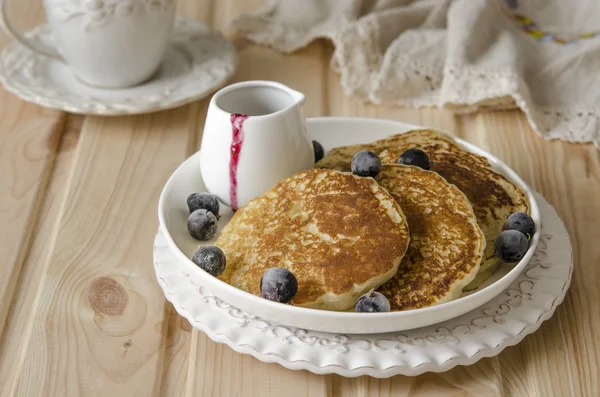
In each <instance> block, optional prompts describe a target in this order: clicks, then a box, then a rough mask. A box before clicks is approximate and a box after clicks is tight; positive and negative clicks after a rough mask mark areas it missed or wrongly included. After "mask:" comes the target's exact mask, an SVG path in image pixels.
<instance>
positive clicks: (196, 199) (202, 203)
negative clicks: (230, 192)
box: [187, 193, 219, 216]
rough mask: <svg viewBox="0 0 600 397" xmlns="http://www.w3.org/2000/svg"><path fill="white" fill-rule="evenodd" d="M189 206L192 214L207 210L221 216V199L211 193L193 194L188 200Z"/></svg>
mask: <svg viewBox="0 0 600 397" xmlns="http://www.w3.org/2000/svg"><path fill="white" fill-rule="evenodd" d="M187 205H188V208H189V209H190V214H191V213H192V212H194V211H196V210H201V209H204V210H207V211H210V212H212V213H213V214H214V215H215V216H218V215H219V199H217V196H215V195H214V194H209V193H192V194H190V196H189V197H188V198H187Z"/></svg>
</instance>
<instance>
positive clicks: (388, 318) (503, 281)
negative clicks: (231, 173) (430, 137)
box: [158, 117, 540, 334]
mask: <svg viewBox="0 0 600 397" xmlns="http://www.w3.org/2000/svg"><path fill="white" fill-rule="evenodd" d="M415 128H421V127H418V126H414V125H409V124H405V123H399V122H396V121H388V120H376V119H364V118H351V117H324V118H314V119H309V120H308V130H309V133H310V134H311V136H312V138H313V139H316V140H318V141H319V142H321V143H322V144H323V146H324V147H325V149H326V150H327V149H331V148H332V147H335V146H343V145H349V144H354V143H364V142H371V141H374V140H376V139H380V138H384V137H387V136H389V135H393V134H397V133H401V132H406V131H409V130H412V129H415ZM457 141H458V142H459V143H460V144H461V145H462V146H463V147H465V148H466V149H467V150H470V151H472V152H475V153H477V154H480V155H482V156H485V157H487V158H488V159H489V161H490V163H491V164H492V166H493V167H494V169H496V170H497V171H498V172H500V173H502V174H504V175H505V176H506V177H507V178H509V179H510V180H512V181H513V182H514V183H516V184H517V185H519V186H520V187H521V188H522V189H523V190H524V191H525V192H526V193H527V198H528V200H529V205H530V208H531V215H532V218H533V219H534V221H535V223H536V233H535V234H534V236H533V238H532V239H531V243H530V248H529V251H528V252H527V254H526V255H525V257H524V258H523V259H522V260H521V262H519V263H518V264H516V265H515V266H514V267H513V268H511V269H510V271H508V272H507V273H506V274H505V275H504V276H503V277H502V278H500V279H499V280H497V281H495V282H494V283H492V284H491V285H484V286H482V287H480V288H479V289H478V290H477V291H475V292H473V293H469V294H465V296H463V297H461V298H460V299H457V300H455V301H452V302H448V303H444V304H441V305H437V306H431V307H427V308H423V309H416V310H408V311H402V312H392V313H350V312H332V311H325V310H315V309H307V308H302V307H297V306H290V305H283V304H280V303H275V302H271V301H268V300H266V299H263V298H261V297H258V296H255V295H252V294H249V293H247V292H244V291H242V290H239V289H237V288H235V287H232V286H231V285H229V284H227V283H225V282H223V281H221V280H219V279H217V278H215V277H212V276H210V275H209V274H208V273H206V272H204V271H203V270H202V269H200V268H199V267H198V266H196V265H195V264H194V263H193V262H192V261H191V260H190V258H191V257H192V256H193V254H194V252H196V250H197V249H198V246H199V244H200V243H199V242H198V241H196V240H194V239H193V238H192V237H190V235H189V233H188V232H187V217H188V214H189V211H188V208H187V204H186V199H187V197H188V196H189V195H190V194H191V193H193V192H199V191H204V190H205V188H204V185H203V183H202V177H201V174H200V157H199V154H195V155H194V156H192V157H190V158H189V159H188V160H186V161H185V162H184V163H183V164H182V165H181V166H180V167H179V168H178V169H177V170H176V171H175V173H173V175H172V176H171V178H170V179H169V180H168V182H167V184H166V185H165V188H164V190H163V192H162V194H161V197H160V200H159V204H158V216H159V222H160V227H161V230H162V231H163V233H164V236H165V238H166V240H167V242H168V244H169V245H170V247H171V249H172V250H173V252H174V253H175V254H176V255H177V256H178V258H179V260H181V261H182V262H183V263H184V264H185V265H186V266H187V268H188V271H189V272H190V274H195V275H196V276H198V277H200V278H202V279H203V283H202V285H203V286H204V288H205V289H206V290H207V291H208V292H210V293H212V294H214V295H216V296H218V297H219V298H220V299H222V300H224V301H225V302H228V303H230V304H231V305H233V306H235V307H237V308H239V309H241V310H244V311H246V312H250V313H253V314H255V315H257V316H259V317H261V318H265V319H268V320H272V321H276V322H279V323H282V324H286V325H290V326H293V327H298V328H306V329H312V330H317V331H324V332H341V333H350V334H367V333H378V332H392V331H401V330H406V329H412V328H418V327H424V326H427V325H431V324H435V323H439V322H442V321H445V320H448V319H451V318H454V317H457V316H460V315H461V314H464V313H467V312H469V311H471V310H473V309H475V308H476V307H479V306H481V305H483V304H484V303H486V302H488V301H489V300H490V299H492V298H493V297H495V296H497V295H498V294H500V293H501V292H502V291H504V290H505V289H506V288H507V287H508V286H509V285H510V284H511V283H512V282H513V281H514V280H515V279H516V278H517V277H518V275H519V274H520V273H521V271H522V270H523V268H524V267H525V266H526V264H527V262H528V261H529V260H530V259H531V256H532V255H533V252H534V250H535V247H536V245H537V243H538V240H539V230H540V216H539V211H538V207H537V203H536V201H535V198H534V197H533V194H532V193H531V191H530V189H529V188H528V187H527V185H526V184H525V183H524V182H523V181H522V180H521V178H519V176H518V175H517V174H516V173H515V172H514V171H512V170H511V169H510V168H509V167H508V166H506V165H505V164H504V163H502V162H501V161H500V160H498V159H497V158H495V157H494V156H492V155H490V154H489V153H487V152H485V151H483V150H481V149H479V148H477V147H475V146H473V145H471V144H468V143H466V142H464V141H462V140H457ZM265 155H268V153H266V154H265ZM221 214H222V215H223V216H222V218H221V220H220V221H219V226H220V227H221V228H222V227H223V226H224V225H225V224H226V223H227V221H228V220H229V219H230V218H231V211H228V210H226V211H221ZM211 243H213V242H208V244H211ZM202 244H203V243H202Z"/></svg>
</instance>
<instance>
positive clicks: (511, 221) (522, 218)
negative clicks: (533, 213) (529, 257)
mask: <svg viewBox="0 0 600 397" xmlns="http://www.w3.org/2000/svg"><path fill="white" fill-rule="evenodd" d="M504 230H518V231H520V232H521V233H523V234H524V235H525V236H527V238H528V239H530V238H531V236H533V233H534V232H535V223H533V219H531V217H530V216H529V215H527V214H526V213H524V212H515V213H514V214H512V215H511V216H509V217H508V219H507V220H506V223H505V224H504Z"/></svg>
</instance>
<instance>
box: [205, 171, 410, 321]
mask: <svg viewBox="0 0 600 397" xmlns="http://www.w3.org/2000/svg"><path fill="white" fill-rule="evenodd" d="M408 242H409V232H408V226H407V223H406V220H405V218H404V215H403V212H402V210H401V209H400V207H399V206H398V203H397V202H396V200H394V198H393V197H392V196H390V194H389V193H388V192H387V191H386V190H385V189H384V188H382V187H381V186H379V184H378V183H377V182H376V181H375V180H374V179H373V178H361V177H357V176H354V175H352V174H348V173H342V172H338V171H333V170H325V169H313V170H308V171H304V172H300V173H298V174H295V175H293V176H291V177H289V178H287V179H285V180H283V181H281V182H279V183H278V184H277V185H276V186H275V187H273V188H272V189H271V190H269V191H267V192H266V193H265V194H264V195H263V196H261V197H258V198H256V199H254V200H252V201H251V202H250V203H248V204H247V205H245V206H244V207H242V208H241V209H239V210H238V211H237V212H236V213H235V215H234V216H233V218H232V219H231V221H230V222H229V223H228V224H227V226H226V227H225V228H224V229H223V231H222V232H221V234H220V236H219V238H218V240H217V242H216V244H215V245H217V246H218V247H220V248H221V249H222V250H223V251H224V252H225V255H226V257H227V267H226V269H225V272H224V273H223V275H222V276H221V279H222V280H224V281H226V282H228V283H229V284H231V285H233V286H235V287H237V288H240V289H242V290H244V291H248V292H250V293H253V294H255V295H260V291H259V284H260V279H261V277H262V275H263V273H264V272H265V271H266V270H267V269H269V268H271V267H283V268H286V269H288V270H290V271H291V272H292V273H293V274H294V275H295V276H296V278H297V279H298V293H297V295H296V296H295V297H294V299H293V303H294V305H297V306H305V307H313V308H320V309H327V310H345V309H348V308H350V307H352V306H354V304H355V302H356V300H357V298H358V297H359V296H360V295H362V294H363V293H365V292H367V291H369V290H370V289H372V288H376V287H378V286H380V285H381V284H383V283H384V282H386V281H387V280H389V279H390V278H391V277H392V276H393V275H394V274H395V273H396V271H397V269H398V265H399V264H400V261H401V259H402V257H403V256H404V253H405V252H406V249H407V247H408Z"/></svg>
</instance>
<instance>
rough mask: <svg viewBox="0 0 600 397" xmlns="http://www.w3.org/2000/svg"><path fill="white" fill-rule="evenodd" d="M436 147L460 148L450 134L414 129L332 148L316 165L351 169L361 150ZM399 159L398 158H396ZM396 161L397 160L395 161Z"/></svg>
mask: <svg viewBox="0 0 600 397" xmlns="http://www.w3.org/2000/svg"><path fill="white" fill-rule="evenodd" d="M430 146H433V147H436V148H440V149H442V148H443V149H448V148H457V149H459V150H460V148H458V146H457V145H456V143H455V142H454V140H453V139H452V138H451V137H449V136H448V135H446V134H444V133H441V132H438V131H434V130H413V131H408V132H405V133H403V134H397V135H392V136H390V137H387V138H384V139H380V140H378V141H375V142H373V143H368V144H359V145H350V146H342V147H337V148H333V149H331V150H330V151H329V152H327V154H326V155H325V157H323V158H322V159H321V160H320V161H319V162H317V164H316V165H315V167H317V168H330V169H335V170H338V171H350V169H351V164H352V157H354V154H356V152H358V151H360V150H370V151H372V152H375V153H376V154H378V155H379V154H380V153H381V152H383V151H384V150H387V149H398V150H401V153H400V154H402V152H404V151H405V150H408V149H411V148H414V147H430ZM396 160H397V159H396ZM394 163H395V161H394Z"/></svg>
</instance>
